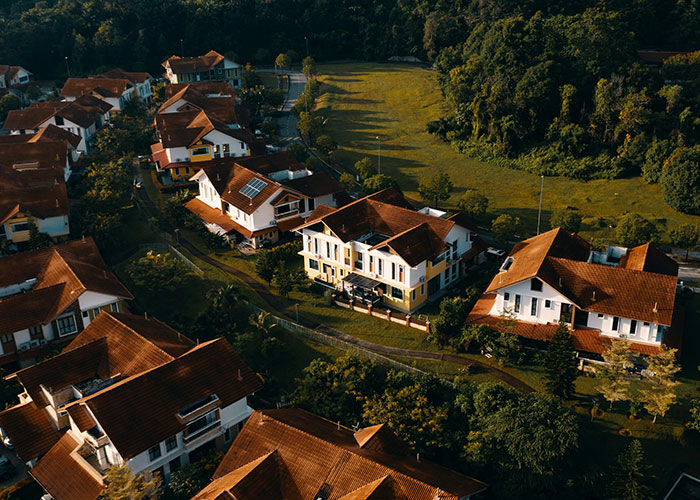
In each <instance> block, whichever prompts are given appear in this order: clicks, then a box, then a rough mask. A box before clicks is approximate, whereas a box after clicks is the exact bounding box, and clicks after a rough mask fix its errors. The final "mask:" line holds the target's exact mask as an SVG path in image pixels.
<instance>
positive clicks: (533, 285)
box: [530, 278, 542, 292]
mask: <svg viewBox="0 0 700 500" xmlns="http://www.w3.org/2000/svg"><path fill="white" fill-rule="evenodd" d="M530 290H532V291H533V292H541V291H542V282H541V281H540V280H538V279H537V278H532V279H531V280H530Z"/></svg>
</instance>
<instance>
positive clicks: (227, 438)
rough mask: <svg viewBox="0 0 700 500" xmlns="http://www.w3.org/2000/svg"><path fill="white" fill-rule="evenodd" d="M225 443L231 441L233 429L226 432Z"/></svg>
mask: <svg viewBox="0 0 700 500" xmlns="http://www.w3.org/2000/svg"><path fill="white" fill-rule="evenodd" d="M224 441H226V442H228V441H231V428H230V427H229V428H228V429H226V431H225V432H224Z"/></svg>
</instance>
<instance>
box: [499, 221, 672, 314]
mask: <svg viewBox="0 0 700 500" xmlns="http://www.w3.org/2000/svg"><path fill="white" fill-rule="evenodd" d="M588 248H589V247H588V244H587V243H586V242H585V241H583V240H581V239H580V238H579V237H578V236H575V235H572V234H570V233H567V232H566V231H564V230H562V229H561V228H557V229H553V230H551V231H548V232H546V233H543V234H541V235H539V236H535V237H533V238H529V239H527V240H525V241H521V242H520V243H518V244H516V245H515V246H514V247H513V250H511V252H510V253H509V254H508V259H513V261H512V263H511V264H510V266H509V267H508V269H507V270H505V271H499V272H498V274H496V276H495V277H494V278H493V280H492V281H491V283H490V284H489V286H488V288H487V290H486V291H487V292H490V291H493V290H498V289H501V288H504V287H507V286H510V285H513V284H516V283H519V282H521V281H524V280H526V279H531V278H534V277H537V278H539V279H541V280H542V281H544V282H545V283H547V284H548V285H549V286H550V287H552V288H554V289H555V290H557V291H558V292H559V293H561V294H562V295H563V296H565V297H566V298H568V299H569V300H570V301H571V302H573V303H574V305H576V306H577V307H579V308H581V309H583V310H586V311H592V312H597V313H604V314H610V315H613V316H620V317H623V318H630V319H637V320H641V321H648V322H652V323H658V324H661V325H666V326H669V325H671V322H672V319H673V310H674V304H675V299H676V278H675V277H674V276H669V275H667V274H656V273H652V272H646V271H638V270H634V269H632V268H630V266H631V267H635V266H637V267H639V266H641V267H645V266H646V265H647V264H646V263H647V262H648V265H649V266H650V267H654V268H657V267H669V266H670V265H669V264H667V263H665V262H664V261H663V259H662V258H661V257H659V256H658V254H657V253H656V252H654V251H653V250H652V251H650V250H649V249H648V247H646V248H644V247H638V248H637V249H633V251H632V253H631V258H630V259H629V260H627V259H626V260H627V262H626V265H627V268H625V267H613V266H606V265H602V264H593V263H589V262H587V259H588V254H589V252H588ZM647 256H649V258H647Z"/></svg>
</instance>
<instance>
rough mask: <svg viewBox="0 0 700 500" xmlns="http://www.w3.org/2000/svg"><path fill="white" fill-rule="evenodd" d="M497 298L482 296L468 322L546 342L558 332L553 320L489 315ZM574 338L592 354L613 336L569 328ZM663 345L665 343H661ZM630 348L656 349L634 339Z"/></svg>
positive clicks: (648, 351) (581, 348)
mask: <svg viewBox="0 0 700 500" xmlns="http://www.w3.org/2000/svg"><path fill="white" fill-rule="evenodd" d="M495 299H496V294H495V293H494V292H491V293H486V294H484V295H482V296H481V297H480V298H479V300H478V301H477V302H476V304H475V305H474V308H473V309H472V311H471V312H470V313H469V315H468V316H467V323H468V324H469V323H473V324H478V325H488V326H490V327H491V328H494V329H496V330H501V331H507V332H509V333H512V334H515V335H519V336H521V337H526V338H529V339H534V340H542V341H549V340H552V338H553V337H554V334H555V333H556V331H557V325H556V324H553V323H548V324H540V323H530V322H527V321H520V320H517V321H512V320H507V319H505V318H502V317H499V316H491V315H489V312H490V311H491V308H492V306H493V303H494V301H495ZM570 332H571V338H572V340H573V344H574V349H576V350H577V351H584V352H589V353H594V354H602V353H603V352H605V350H606V349H607V348H608V346H609V345H610V344H611V343H612V341H613V340H615V339H614V338H611V337H606V336H603V335H601V334H600V330H596V329H593V328H586V327H581V326H577V327H576V328H575V329H573V330H570ZM663 343H664V344H666V342H665V341H664V342H663ZM630 350H631V351H634V352H638V353H640V354H646V355H648V354H655V353H657V352H658V350H659V348H658V347H657V346H654V345H650V344H643V343H639V342H633V343H632V344H630Z"/></svg>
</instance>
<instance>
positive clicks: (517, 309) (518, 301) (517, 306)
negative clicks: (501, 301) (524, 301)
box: [514, 295, 520, 313]
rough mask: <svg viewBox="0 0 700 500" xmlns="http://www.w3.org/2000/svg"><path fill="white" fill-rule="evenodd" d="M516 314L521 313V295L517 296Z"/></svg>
mask: <svg viewBox="0 0 700 500" xmlns="http://www.w3.org/2000/svg"><path fill="white" fill-rule="evenodd" d="M514 310H515V312H516V313H519V312H520V295H516V296H515V308H514Z"/></svg>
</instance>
